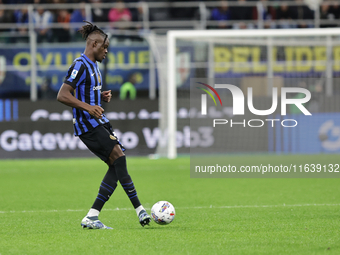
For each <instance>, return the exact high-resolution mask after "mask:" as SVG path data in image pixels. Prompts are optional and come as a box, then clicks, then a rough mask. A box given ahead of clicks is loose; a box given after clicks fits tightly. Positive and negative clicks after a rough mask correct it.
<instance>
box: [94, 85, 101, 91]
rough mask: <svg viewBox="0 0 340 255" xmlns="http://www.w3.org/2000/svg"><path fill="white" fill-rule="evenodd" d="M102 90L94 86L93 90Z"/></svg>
mask: <svg viewBox="0 0 340 255" xmlns="http://www.w3.org/2000/svg"><path fill="white" fill-rule="evenodd" d="M101 89H102V86H94V87H93V90H101Z"/></svg>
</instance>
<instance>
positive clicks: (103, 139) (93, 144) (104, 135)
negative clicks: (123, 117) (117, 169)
mask: <svg viewBox="0 0 340 255" xmlns="http://www.w3.org/2000/svg"><path fill="white" fill-rule="evenodd" d="M79 138H80V140H82V141H83V143H84V144H85V145H86V146H87V148H89V150H90V151H92V152H93V153H94V154H95V155H96V156H98V157H99V158H100V159H101V160H103V161H104V162H106V161H107V160H108V159H109V156H110V154H111V151H112V149H113V147H114V146H115V145H116V144H119V145H120V147H121V148H122V150H123V151H125V148H124V147H123V145H122V144H121V143H120V142H119V140H118V137H117V136H116V135H115V133H114V132H113V129H112V126H111V124H110V123H105V124H104V125H100V126H98V127H95V128H94V129H92V130H91V131H89V132H86V133H85V134H82V135H80V136H79Z"/></svg>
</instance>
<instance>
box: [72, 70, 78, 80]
mask: <svg viewBox="0 0 340 255" xmlns="http://www.w3.org/2000/svg"><path fill="white" fill-rule="evenodd" d="M77 74H78V70H76V69H73V71H72V73H71V78H72V79H75V78H76V77H77Z"/></svg>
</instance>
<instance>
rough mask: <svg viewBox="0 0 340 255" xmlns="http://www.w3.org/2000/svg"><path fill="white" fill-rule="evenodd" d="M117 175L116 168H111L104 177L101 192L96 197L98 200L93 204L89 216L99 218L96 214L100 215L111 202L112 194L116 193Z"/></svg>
mask: <svg viewBox="0 0 340 255" xmlns="http://www.w3.org/2000/svg"><path fill="white" fill-rule="evenodd" d="M117 181H118V178H117V175H116V171H115V168H114V166H110V167H109V170H108V171H107V173H106V175H105V176H104V179H103V181H102V182H101V184H100V187H99V192H98V195H97V197H96V200H95V201H94V203H93V206H92V208H91V210H90V211H89V214H92V215H88V216H98V215H94V214H99V212H100V211H101V209H102V208H103V206H104V204H105V203H106V202H107V201H108V200H109V198H110V196H111V195H112V193H113V192H114V191H115V189H116V187H117Z"/></svg>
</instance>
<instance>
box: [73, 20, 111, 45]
mask: <svg viewBox="0 0 340 255" xmlns="http://www.w3.org/2000/svg"><path fill="white" fill-rule="evenodd" d="M84 22H86V23H87V25H84V26H82V27H81V28H80V29H79V30H78V32H79V33H81V35H82V37H83V38H84V39H85V40H86V39H87V37H88V36H89V35H90V34H91V33H93V32H97V33H100V34H102V35H105V39H104V43H105V41H106V38H107V34H105V33H104V31H103V30H101V29H100V28H99V27H97V26H96V25H93V24H92V23H91V22H88V21H85V20H84Z"/></svg>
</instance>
